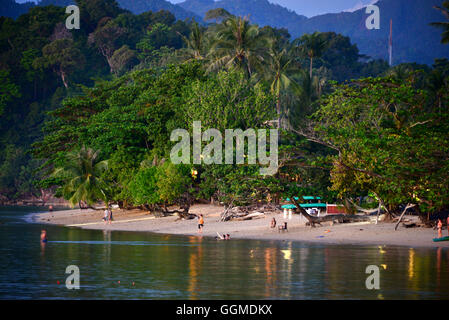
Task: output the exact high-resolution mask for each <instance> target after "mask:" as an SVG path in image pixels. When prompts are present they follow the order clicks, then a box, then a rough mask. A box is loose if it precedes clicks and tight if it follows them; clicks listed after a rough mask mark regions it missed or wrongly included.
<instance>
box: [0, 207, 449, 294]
mask: <svg viewBox="0 0 449 320" xmlns="http://www.w3.org/2000/svg"><path fill="white" fill-rule="evenodd" d="M36 212H38V209H36V208H7V207H3V208H2V207H0V265H1V266H2V268H1V269H0V298H2V299H448V298H449V250H447V249H442V248H439V249H438V248H434V249H433V248H430V249H429V248H419V249H413V248H406V247H388V246H387V247H383V248H379V247H377V246H351V245H345V246H341V245H321V244H309V243H300V242H289V241H285V242H275V241H257V240H235V239H233V240H231V241H215V240H212V239H207V238H199V237H187V236H186V237H183V236H170V235H159V234H151V233H138V232H119V231H113V232H109V231H97V230H82V229H77V228H67V227H59V226H50V225H46V226H45V227H43V226H42V225H40V224H37V223H34V222H33V218H32V217H33V213H36ZM42 228H45V229H46V230H47V234H48V238H49V242H48V243H46V244H41V243H40V241H39V236H40V231H41V229H42ZM69 265H77V266H78V267H79V270H80V284H81V288H80V289H79V290H68V289H67V288H66V286H65V281H66V278H67V277H68V276H69V275H68V274H65V270H66V267H67V266H69ZM368 265H376V266H378V267H379V269H380V289H379V290H368V289H367V288H366V285H365V281H366V279H367V277H368V276H369V274H366V273H365V270H366V267H367V266H368ZM119 281H120V283H119ZM58 282H59V283H58Z"/></svg>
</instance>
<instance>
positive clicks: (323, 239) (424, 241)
mask: <svg viewBox="0 0 449 320" xmlns="http://www.w3.org/2000/svg"><path fill="white" fill-rule="evenodd" d="M190 212H191V213H193V214H200V213H201V214H203V215H204V221H205V224H204V230H203V233H202V234H199V233H198V232H197V231H198V227H197V223H198V222H197V219H193V220H179V218H178V217H177V216H168V217H162V218H156V217H154V215H152V214H150V213H149V212H145V211H141V210H120V209H115V210H113V216H114V221H113V223H112V224H110V225H109V224H105V223H104V222H103V221H102V218H103V210H92V209H88V210H80V209H74V210H63V211H53V212H46V213H40V214H38V215H37V216H36V217H35V221H36V222H40V223H47V224H56V225H62V226H68V227H78V228H85V229H97V230H116V231H140V232H155V233H163V234H177V235H195V236H201V235H202V236H206V237H215V236H216V235H217V232H219V233H220V234H230V236H231V239H233V238H238V239H260V240H280V241H282V240H283V241H304V242H314V243H326V244H354V245H357V244H362V245H363V244H366V245H368V244H369V245H395V246H407V247H449V241H446V242H433V241H432V239H433V238H435V237H437V231H436V230H433V229H432V228H420V227H418V228H405V227H404V226H402V224H401V225H400V226H399V228H398V230H397V231H395V230H394V226H395V224H394V223H389V222H379V223H378V224H377V225H376V224H375V223H374V222H359V223H350V224H334V225H331V224H323V226H321V227H320V226H318V227H316V228H311V227H309V226H305V222H306V221H305V218H303V217H301V216H300V215H296V214H294V215H293V217H292V219H291V220H288V219H284V218H283V214H282V213H279V214H266V215H265V217H264V218H261V219H256V220H248V221H229V222H219V221H218V220H219V216H220V213H221V212H223V207H221V206H214V205H203V204H198V205H195V206H193V207H192V208H191V209H190ZM273 217H275V218H276V221H277V223H278V225H279V224H281V223H283V222H284V221H286V222H287V223H288V232H279V231H278V230H277V228H276V229H275V230H273V229H270V227H269V225H270V221H271V219H272V218H273ZM405 218H406V219H408V220H412V221H414V220H417V217H414V216H406V217H405ZM447 235H448V234H447V230H445V229H444V230H443V236H447Z"/></svg>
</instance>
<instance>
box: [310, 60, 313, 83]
mask: <svg viewBox="0 0 449 320" xmlns="http://www.w3.org/2000/svg"><path fill="white" fill-rule="evenodd" d="M312 69H313V56H311V57H310V81H312Z"/></svg>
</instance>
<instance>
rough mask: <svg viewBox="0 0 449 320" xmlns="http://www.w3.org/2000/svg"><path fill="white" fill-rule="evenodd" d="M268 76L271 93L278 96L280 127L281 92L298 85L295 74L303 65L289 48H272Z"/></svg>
mask: <svg viewBox="0 0 449 320" xmlns="http://www.w3.org/2000/svg"><path fill="white" fill-rule="evenodd" d="M267 66H268V67H267V72H266V77H267V78H268V80H269V81H270V83H271V93H272V94H273V95H274V96H275V97H276V112H277V116H278V119H277V122H278V128H280V127H281V94H282V91H284V90H287V89H288V88H289V87H290V86H297V84H296V82H295V80H294V79H293V77H292V76H293V75H295V74H297V73H298V72H300V70H301V67H300V66H299V64H298V63H296V61H295V59H293V58H292V57H291V56H290V54H289V52H288V51H287V48H283V49H282V50H280V51H278V50H276V49H275V48H273V47H272V48H271V49H270V57H269V59H268V64H267Z"/></svg>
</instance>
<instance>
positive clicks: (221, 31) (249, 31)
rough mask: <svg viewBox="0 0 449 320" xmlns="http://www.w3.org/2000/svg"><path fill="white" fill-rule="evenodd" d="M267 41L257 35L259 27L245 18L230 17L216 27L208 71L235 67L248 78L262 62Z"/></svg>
mask: <svg viewBox="0 0 449 320" xmlns="http://www.w3.org/2000/svg"><path fill="white" fill-rule="evenodd" d="M267 44H268V40H267V38H266V37H265V36H263V35H261V34H260V33H259V27H258V26H257V25H252V24H250V23H249V21H248V19H247V18H246V17H244V18H242V17H234V16H232V17H230V18H228V19H227V20H225V21H224V22H223V23H221V24H220V25H218V26H217V35H216V39H215V41H214V42H213V44H212V47H211V50H210V52H209V57H210V58H211V64H210V66H209V68H208V69H209V71H211V70H217V69H219V68H221V67H225V68H228V69H229V68H232V67H237V68H239V69H242V70H244V71H245V72H246V73H247V74H248V75H249V76H251V75H252V73H253V72H254V70H255V69H257V68H260V65H261V62H262V61H264V56H265V54H266V51H267V50H266V49H267Z"/></svg>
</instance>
